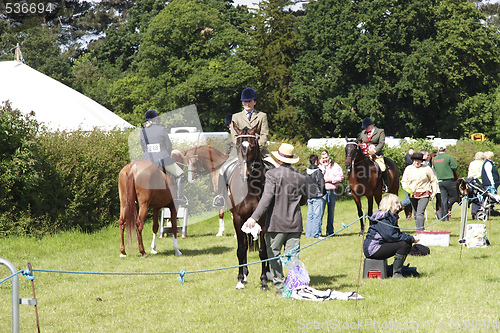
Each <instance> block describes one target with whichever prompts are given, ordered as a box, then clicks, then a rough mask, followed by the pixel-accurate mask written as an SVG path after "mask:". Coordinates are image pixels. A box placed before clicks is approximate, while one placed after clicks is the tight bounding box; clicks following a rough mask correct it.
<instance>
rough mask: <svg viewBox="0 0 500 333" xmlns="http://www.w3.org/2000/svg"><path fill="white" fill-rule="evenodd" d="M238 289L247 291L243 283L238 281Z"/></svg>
mask: <svg viewBox="0 0 500 333" xmlns="http://www.w3.org/2000/svg"><path fill="white" fill-rule="evenodd" d="M236 289H238V290H240V289H245V285H244V284H243V283H242V282H241V281H238V284H237V285H236Z"/></svg>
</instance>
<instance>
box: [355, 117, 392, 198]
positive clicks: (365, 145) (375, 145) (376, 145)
mask: <svg viewBox="0 0 500 333" xmlns="http://www.w3.org/2000/svg"><path fill="white" fill-rule="evenodd" d="M361 128H362V129H363V131H361V133H359V135H358V139H357V142H358V144H360V146H361V149H362V150H363V152H364V153H365V155H367V156H370V157H371V158H372V159H373V160H374V161H375V162H376V163H377V164H378V166H379V167H380V170H381V171H382V179H383V192H387V190H388V185H389V183H388V181H387V169H386V166H385V161H384V155H383V152H382V149H383V148H384V146H385V131H384V130H383V129H381V128H378V127H375V123H374V122H373V120H372V119H371V118H369V117H366V118H365V119H363V121H362V123H361Z"/></svg>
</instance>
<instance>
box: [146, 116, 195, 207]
mask: <svg viewBox="0 0 500 333" xmlns="http://www.w3.org/2000/svg"><path fill="white" fill-rule="evenodd" d="M157 117H158V112H157V111H156V110H154V109H150V110H148V111H147V112H146V115H145V118H146V122H145V124H144V128H143V129H142V130H141V148H142V151H143V152H144V155H142V159H143V160H147V161H151V162H153V163H154V164H156V165H157V166H158V167H159V168H160V169H161V170H162V171H163V172H165V173H167V172H168V173H170V174H171V175H173V176H174V178H175V183H176V185H177V197H176V198H175V202H176V203H177V204H179V205H185V204H186V203H187V201H186V200H185V198H184V196H183V195H182V190H183V183H184V171H183V170H182V169H181V168H180V167H179V166H178V165H177V164H176V163H175V162H174V160H173V159H172V157H171V153H172V142H171V141H170V137H169V136H168V132H167V129H166V128H165V127H163V126H160V125H158V124H156V118H157Z"/></svg>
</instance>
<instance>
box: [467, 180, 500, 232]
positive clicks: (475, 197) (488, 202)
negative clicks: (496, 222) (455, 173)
mask: <svg viewBox="0 0 500 333" xmlns="http://www.w3.org/2000/svg"><path fill="white" fill-rule="evenodd" d="M464 181H465V183H466V185H467V196H468V197H469V203H475V204H477V205H478V206H479V210H478V211H477V213H476V220H478V221H483V222H484V221H487V220H488V216H489V215H492V216H498V215H500V212H498V211H496V210H494V209H493V207H494V205H495V204H496V203H500V195H498V194H493V193H491V192H490V191H489V189H488V188H487V187H485V186H483V184H481V182H480V181H479V180H477V179H474V178H466V179H464Z"/></svg>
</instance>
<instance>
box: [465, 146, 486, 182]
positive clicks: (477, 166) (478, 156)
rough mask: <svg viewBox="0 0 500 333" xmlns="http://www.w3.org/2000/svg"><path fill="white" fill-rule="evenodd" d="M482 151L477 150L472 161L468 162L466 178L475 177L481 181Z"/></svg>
mask: <svg viewBox="0 0 500 333" xmlns="http://www.w3.org/2000/svg"><path fill="white" fill-rule="evenodd" d="M483 164H484V153H483V152H480V151H478V152H477V153H475V154H474V161H472V162H470V163H469V169H468V171H467V178H475V179H478V180H479V181H481V172H482V171H483Z"/></svg>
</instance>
